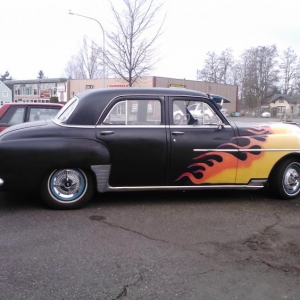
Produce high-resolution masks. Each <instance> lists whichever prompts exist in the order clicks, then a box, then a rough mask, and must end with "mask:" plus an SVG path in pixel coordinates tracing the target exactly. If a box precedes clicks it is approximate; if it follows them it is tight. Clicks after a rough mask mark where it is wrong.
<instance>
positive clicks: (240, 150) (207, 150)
mask: <svg viewBox="0 0 300 300" xmlns="http://www.w3.org/2000/svg"><path fill="white" fill-rule="evenodd" d="M237 146H238V145H237ZM295 150H296V151H295ZM193 151H194V152H268V151H270V152H279V151H293V152H294V153H300V149H299V150H298V151H297V149H295V148H294V149H293V148H287V149H285V148H270V149H251V148H249V149H244V148H243V149H226V148H224V149H193Z"/></svg>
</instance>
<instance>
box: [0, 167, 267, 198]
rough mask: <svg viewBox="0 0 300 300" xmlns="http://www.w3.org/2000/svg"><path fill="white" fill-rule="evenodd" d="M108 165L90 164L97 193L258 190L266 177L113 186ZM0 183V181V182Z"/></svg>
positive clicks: (262, 185) (263, 184) (265, 180)
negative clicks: (239, 181) (243, 180)
mask: <svg viewBox="0 0 300 300" xmlns="http://www.w3.org/2000/svg"><path fill="white" fill-rule="evenodd" d="M110 168H111V167H110V165H96V166H91V169H92V170H93V171H94V173H95V176H96V182H97V191H98V192H99V193H104V192H122V191H151V190H152V191H153V190H155V191H164V190H170V191H172V190H173V191H174V190H182V191H184V190H210V189H220V190H222V189H223V190H224V189H240V190H244V189H252V190H258V189H261V188H263V187H264V186H265V183H266V182H267V179H252V180H250V181H249V183H248V184H217V185H213V184H209V185H191V186H185V185H182V186H178V185H174V186H120V187H113V186H110V185H109V184H108V179H109V175H110ZM0 183H1V182H0Z"/></svg>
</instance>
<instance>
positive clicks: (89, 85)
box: [68, 76, 238, 114]
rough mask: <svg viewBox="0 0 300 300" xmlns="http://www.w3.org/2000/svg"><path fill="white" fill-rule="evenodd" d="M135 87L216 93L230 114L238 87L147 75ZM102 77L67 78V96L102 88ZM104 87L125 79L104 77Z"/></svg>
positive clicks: (123, 82) (118, 85) (123, 83)
mask: <svg viewBox="0 0 300 300" xmlns="http://www.w3.org/2000/svg"><path fill="white" fill-rule="evenodd" d="M134 86H135V87H163V88H186V89H191V90H196V91H200V92H203V93H206V94H216V95H220V96H222V97H224V98H227V99H229V100H230V101H231V103H226V104H224V105H223V107H224V108H227V109H228V113H229V114H230V113H231V112H233V111H237V110H238V108H237V97H238V96H237V95H238V87H237V85H230V84H220V83H211V82H203V81H196V80H185V79H176V78H167V77H158V76H147V77H142V78H140V79H139V80H138V81H137V82H136V83H135V84H134ZM103 87H104V81H103V79H86V80H82V79H70V80H68V90H69V92H70V94H69V97H70V98H71V97H72V96H74V95H76V94H77V93H79V92H81V91H83V90H86V89H96V88H103ZM105 87H106V88H115V87H128V84H127V82H126V81H125V80H122V79H118V78H106V79H105Z"/></svg>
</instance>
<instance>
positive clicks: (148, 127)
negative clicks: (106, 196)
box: [96, 96, 167, 187]
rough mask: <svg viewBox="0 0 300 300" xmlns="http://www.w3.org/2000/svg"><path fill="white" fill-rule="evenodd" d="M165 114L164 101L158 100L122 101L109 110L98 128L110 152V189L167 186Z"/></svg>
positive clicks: (146, 98)
mask: <svg viewBox="0 0 300 300" xmlns="http://www.w3.org/2000/svg"><path fill="white" fill-rule="evenodd" d="M163 111H164V101H163V98H162V97H157V96H153V97H152V96H133V97H126V98H125V97H121V98H118V99H116V100H115V101H114V102H112V103H111V104H110V105H109V106H108V107H107V109H106V111H105V112H104V114H103V115H102V116H101V118H100V122H99V124H98V125H97V127H96V137H97V139H99V140H101V141H102V142H103V143H104V144H105V145H106V146H107V147H108V149H109V153H110V159H111V173H110V178H109V184H110V186H112V187H120V186H122V187H124V186H128V187H129V186H130V187H134V186H137V187H141V186H161V185H165V184H166V168H167V162H166V155H167V141H166V140H167V131H166V125H165V117H164V114H163Z"/></svg>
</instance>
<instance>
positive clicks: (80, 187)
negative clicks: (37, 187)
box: [41, 169, 94, 209]
mask: <svg viewBox="0 0 300 300" xmlns="http://www.w3.org/2000/svg"><path fill="white" fill-rule="evenodd" d="M93 193H94V180H93V178H92V176H91V175H90V173H88V172H84V171H82V170H80V169H61V170H54V171H53V172H51V173H49V174H48V175H47V176H46V177H45V178H44V180H43V183H42V186H41V196H42V199H43V201H44V203H45V204H46V205H48V206H49V207H51V208H54V209H76V208H80V207H82V206H83V205H84V204H86V203H87V202H88V201H89V200H90V199H91V197H92V196H93Z"/></svg>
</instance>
